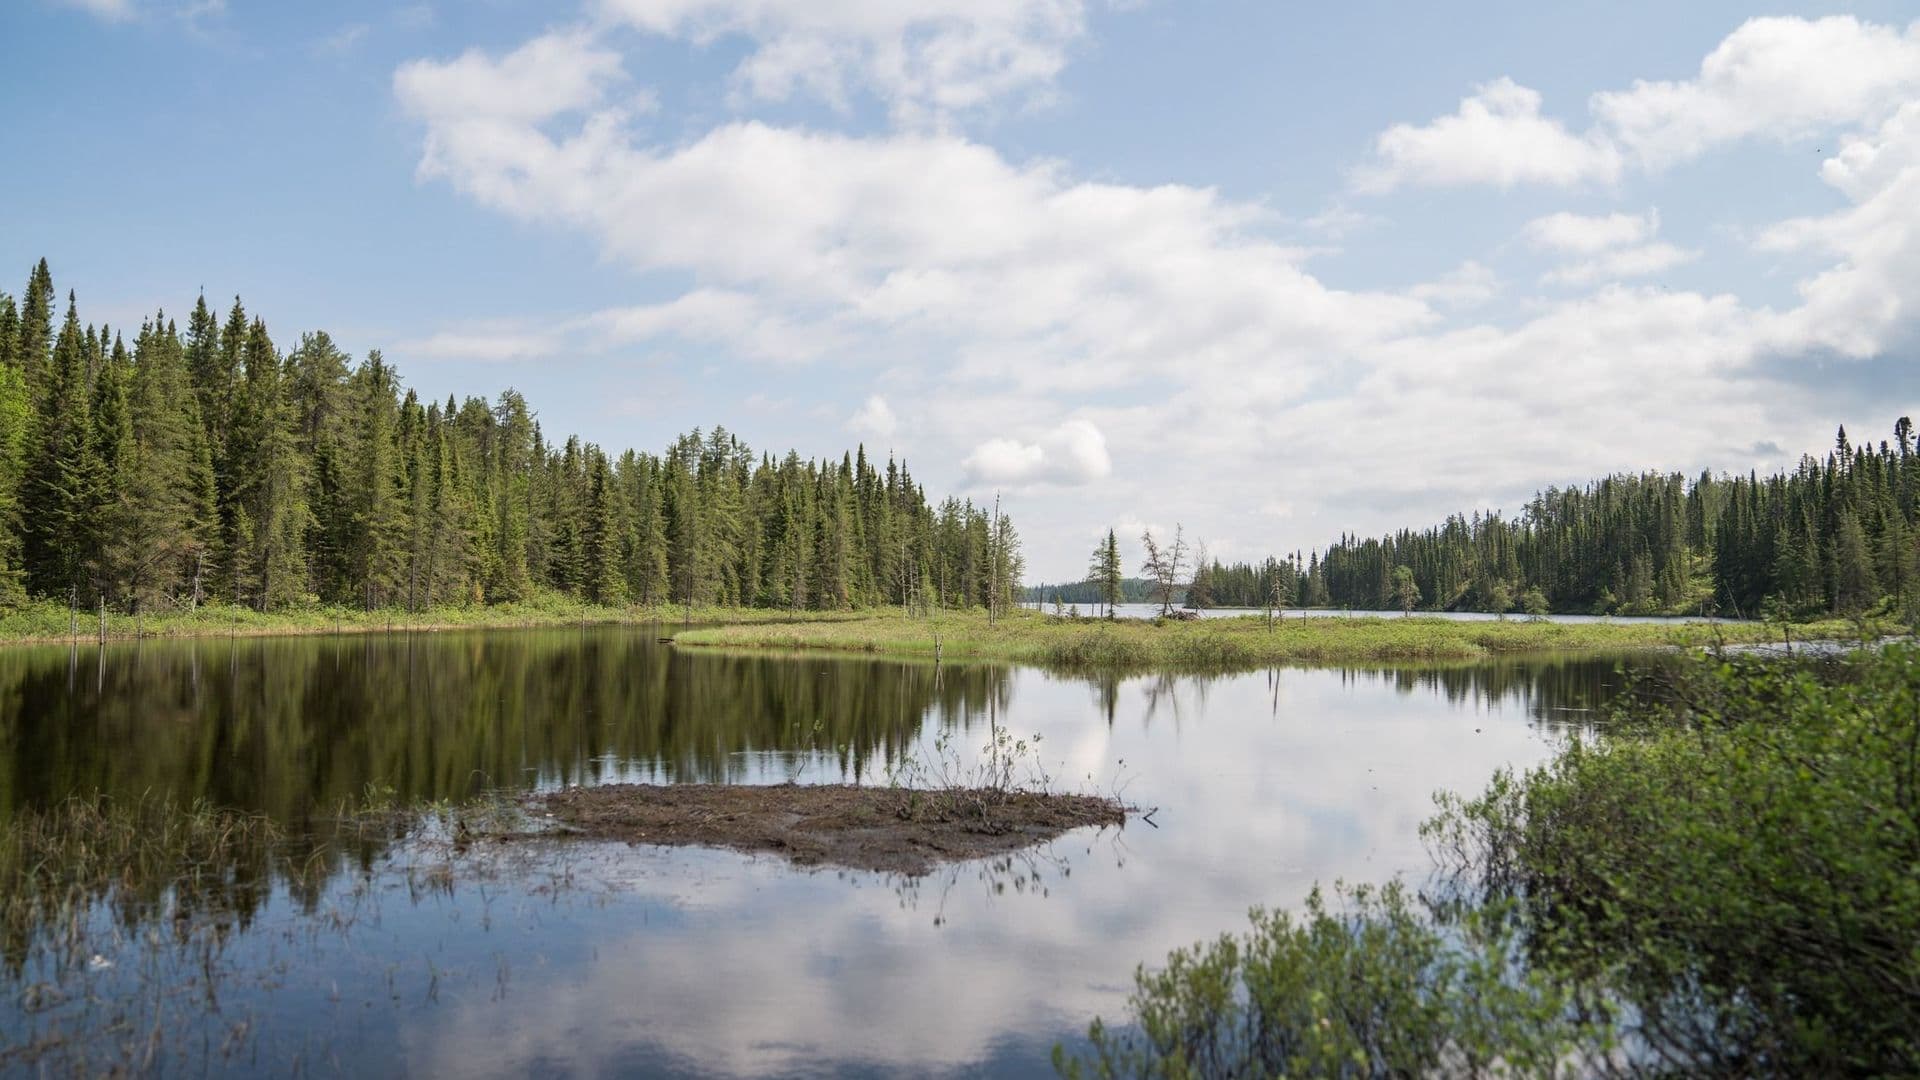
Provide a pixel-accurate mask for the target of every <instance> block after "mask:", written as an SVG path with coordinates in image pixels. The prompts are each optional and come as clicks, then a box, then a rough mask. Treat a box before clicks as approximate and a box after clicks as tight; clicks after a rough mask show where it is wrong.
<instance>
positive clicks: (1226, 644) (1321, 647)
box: [672, 611, 1889, 671]
mask: <svg viewBox="0 0 1920 1080" xmlns="http://www.w3.org/2000/svg"><path fill="white" fill-rule="evenodd" d="M1858 629H1859V628H1858V627H1856V625H1855V624H1854V623H1852V622H1850V621H1848V620H1842V619H1829V620H1823V621H1819V622H1812V623H1805V624H1800V625H1796V626H1794V627H1793V628H1792V632H1793V639H1794V640H1795V642H1799V641H1802V640H1807V639H1812V638H1832V639H1840V640H1851V639H1852V638H1853V637H1854V636H1855V635H1856V631H1857V630H1858ZM1867 629H1868V631H1869V633H1871V634H1872V635H1873V636H1879V635H1880V634H1881V633H1884V632H1885V631H1886V630H1887V629H1889V627H1887V626H1883V625H1881V624H1879V623H1870V624H1869V625H1868V627H1867ZM672 638H673V642H674V644H675V645H676V646H684V647H686V648H692V649H716V650H745V651H756V650H789V651H805V652H825V653H839V654H844V655H849V656H869V657H872V656H886V657H892V658H900V659H919V660H955V661H975V660H978V661H1003V662H1011V663H1030V664H1036V665H1039V666H1042V667H1054V668H1062V669H1070V670H1071V669H1081V670H1086V669H1096V670H1121V671H1129V670H1135V671H1137V670H1175V671H1180V670H1189V671H1191V670H1223V669H1232V668H1246V667H1258V666H1264V665H1271V664H1285V663H1355V662H1383V661H1477V660H1485V659H1491V658H1494V657H1499V656H1520V655H1526V654H1552V653H1558V654H1567V653H1584V654H1605V653H1615V652H1629V651H1647V650H1664V649H1674V648H1680V649H1685V648H1698V647H1712V646H1715V645H1756V644H1776V643H1779V642H1781V640H1782V632H1781V628H1780V627H1779V626H1778V625H1777V624H1771V623H1728V622H1716V623H1707V622H1682V623H1596V622H1581V623H1560V622H1553V621H1550V620H1544V619H1543V620H1530V619H1525V618H1521V619H1510V620H1471V621H1466V620H1453V619H1441V618H1422V617H1420V616H1419V615H1417V614H1416V615H1413V616H1408V617H1401V616H1393V617H1389V618H1378V617H1360V616H1356V617H1350V618H1349V617H1316V618H1307V619H1291V620H1282V621H1279V622H1277V623H1276V624H1275V625H1273V626H1272V627H1269V626H1268V625H1267V623H1266V620H1265V619H1263V618H1260V617H1258V616H1253V617H1245V618H1217V619H1205V620H1191V621H1170V622H1165V623H1155V622H1152V621H1148V620H1142V619H1115V620H1106V619H1088V618H1080V619H1074V618H1071V617H1066V618H1062V617H1058V616H1050V615H1040V614H1036V613H1034V612H1031V611H1017V612H1014V613H1010V614H1009V615H1007V616H1006V617H1004V618H1002V619H1000V620H998V621H997V622H996V623H993V624H989V623H988V621H987V619H986V616H985V614H984V613H981V612H943V613H941V614H940V616H939V617H938V618H937V619H934V620H926V619H908V618H906V617H904V616H903V615H902V614H900V613H899V612H897V611H896V612H893V613H891V614H868V615H866V616H864V617H857V618H852V619H843V620H838V621H835V622H833V623H830V624H821V623H812V624H806V623H780V622H766V621H763V622H761V623H758V624H755V625H732V626H708V627H699V628H694V629H691V630H682V631H680V632H678V633H676V634H674V635H672Z"/></svg>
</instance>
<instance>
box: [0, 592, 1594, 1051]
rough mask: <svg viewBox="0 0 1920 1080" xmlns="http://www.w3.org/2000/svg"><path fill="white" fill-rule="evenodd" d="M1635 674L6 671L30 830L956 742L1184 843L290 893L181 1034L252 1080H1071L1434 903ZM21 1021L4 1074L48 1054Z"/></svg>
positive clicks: (412, 871) (833, 763) (552, 665)
mask: <svg viewBox="0 0 1920 1080" xmlns="http://www.w3.org/2000/svg"><path fill="white" fill-rule="evenodd" d="M1617 663H1618V662H1617V661H1615V660H1613V659H1605V660H1579V661H1572V660H1540V659H1528V660H1507V661H1500V662H1495V663H1489V664H1478V665H1466V666H1447V667H1424V668H1347V669H1314V668H1278V669H1270V670H1262V671H1253V672H1247V673H1242V674H1238V675H1222V676H1178V677H1174V676H1165V677H1162V676H1138V677H1128V678H1100V677H1095V678H1088V677H1084V676H1067V675H1060V674H1053V673H1047V672H1042V671H1037V670H1033V669H1019V668H1008V667H997V666H991V665H979V666H974V665H968V666H953V665H948V666H944V667H940V668H936V667H933V666H931V665H925V664H901V663H893V662H887V661H880V660H846V659H832V660H825V659H820V658H814V657H774V656H740V655H718V654H707V653H693V652H676V651H674V650H671V649H668V648H664V647H662V646H660V645H659V644H658V643H657V642H656V641H655V639H654V635H653V634H651V633H649V632H647V631H646V630H645V629H644V628H642V629H631V628H626V629H622V628H604V629H591V630H588V631H585V632H581V631H557V632H525V633H510V634H449V635H420V636H415V637H411V638H409V637H406V636H373V637H365V638H334V639H289V640H270V641H231V642H230V641H218V642H199V643H166V644H155V643H146V644H142V645H138V646H117V647H111V648H109V649H108V650H107V651H106V653H105V654H104V655H101V654H98V653H97V652H94V651H90V650H82V651H80V652H77V653H75V652H70V651H68V650H64V649H37V650H11V651H0V812H4V813H7V814H19V813H21V812H23V811H24V810H26V809H28V808H32V807H44V806H48V805H51V804H53V803H55V802H56V801H57V800H59V799H61V798H64V797H66V796H68V795H70V794H76V793H77V794H89V793H96V792H106V793H111V794H114V795H116V796H118V797H121V798H130V797H137V796H138V795H139V794H140V793H142V792H155V793H159V792H165V793H170V794H171V795H173V796H174V797H175V798H179V799H189V798H193V797H196V796H197V797H205V798H208V799H212V800H215V801H217V802H219V803H221V804H223V805H229V806H237V807H245V808H250V809H257V810H261V811H264V812H266V813H267V814H269V815H271V816H273V817H274V818H276V819H278V820H281V821H285V822H289V823H298V822H300V821H302V820H303V819H304V818H305V817H306V816H308V815H316V814H324V813H326V812H327V811H328V810H329V809H330V808H331V807H333V806H335V805H337V804H338V803H339V802H340V801H342V800H348V801H351V800H354V799H358V798H361V797H363V796H364V793H365V792H366V791H367V790H368V789H369V788H370V787H374V788H391V789H392V790H393V791H394V792H395V793H396V794H397V795H399V796H400V797H402V798H406V799H433V798H458V797H461V796H464V795H467V794H470V793H472V792H474V791H476V790H478V789H479V788H482V787H484V786H486V785H488V784H494V783H500V784H506V785H508V786H512V787H520V788H524V787H527V786H532V785H540V784H558V783H578V782H588V783H591V782H596V781H599V780H605V779H658V780H700V781H731V782H777V781H780V780H784V779H788V778H795V779H798V780H801V781H816V780H842V779H853V778H860V779H865V780H868V781H873V782H883V779H884V775H885V772H886V767H887V766H888V765H889V764H891V763H897V762H898V761H899V760H900V759H901V758H902V756H903V755H908V754H926V753H928V752H929V747H930V744H931V742H932V741H933V739H934V737H935V736H936V735H937V734H938V733H940V732H950V733H953V734H954V735H955V736H957V737H956V738H954V739H953V740H952V741H953V742H954V744H955V745H957V746H959V747H960V748H961V750H962V752H963V753H970V752H972V750H973V749H974V748H977V747H978V746H979V745H980V744H982V743H984V742H985V741H987V739H988V738H989V737H990V735H989V732H990V731H991V730H994V729H1006V730H1011V731H1013V732H1015V733H1016V734H1018V735H1020V736H1026V735H1031V734H1038V735H1040V736H1042V737H1043V738H1042V741H1041V743H1040V745H1041V747H1042V751H1041V755H1042V763H1043V764H1044V765H1045V766H1046V768H1047V770H1048V771H1049V772H1050V773H1051V774H1052V775H1054V776H1055V777H1056V778H1057V780H1058V782H1059V783H1060V784H1061V785H1062V786H1065V787H1068V788H1081V787H1091V788H1094V789H1097V790H1102V791H1112V790H1118V791H1121V792H1123V793H1124V795H1125V797H1126V798H1127V799H1129V800H1130V801H1133V802H1136V803H1138V804H1139V805H1140V806H1142V807H1143V808H1146V807H1153V808H1158V813H1157V814H1156V815H1155V818H1154V825H1151V826H1150V825H1147V824H1145V823H1143V822H1141V821H1139V820H1135V821H1134V822H1132V823H1130V824H1129V825H1128V826H1127V827H1126V828H1125V829H1124V830H1122V831H1120V832H1117V833H1115V832H1108V833H1105V834H1091V833H1088V834H1070V835H1069V836H1066V837H1063V838H1061V839H1060V840H1058V841H1055V842H1054V843H1053V844H1051V845H1048V846H1046V847H1044V848H1041V849H1037V850H1035V851H1033V852H1030V853H1026V854H1024V855H1022V856H1019V857H1016V858H1011V859H1005V860H1001V861H998V862H983V863H974V864H966V865H961V866H952V867H948V868H946V869H944V870H942V871H940V872H938V873H936V874H934V875H931V876H929V877H927V878H923V879H919V880H913V881H908V880H902V879H898V878H889V877H885V876H882V875H872V874H859V873H841V872H835V871H814V872H800V871H795V870H793V869H792V868H790V867H788V866H787V865H785V864H784V863H782V862H780V861H779V860H777V859H771V858H757V859H756V858H749V857H744V856H739V855H735V854H731V853H726V852H714V851H699V850H688V849H673V850H663V849H652V848H627V847H622V846H617V845H616V846H609V847H592V848H589V847H584V846H582V847H579V848H577V849H574V850H572V851H571V853H570V854H569V855H568V857H567V862H566V863H565V865H564V866H552V865H549V866H545V867H541V868H536V869H535V870H533V871H527V870H525V869H524V868H523V869H522V870H519V871H512V872H500V873H489V874H484V875H481V876H480V877H478V878H477V879H476V878H470V877H466V876H457V877H454V878H450V879H444V880H443V879H441V878H438V877H430V878H428V879H427V880H429V882H430V885H429V887H425V888H423V887H422V886H421V881H422V878H421V876H420V874H419V871H418V868H417V865H416V864H415V863H412V862H409V860H410V859H413V858H414V857H415V856H414V854H413V853H410V852H409V851H408V850H407V849H406V848H405V845H402V847H401V848H399V849H389V848H387V847H385V846H382V845H379V844H375V845H370V846H368V847H366V848H364V849H361V850H359V851H358V852H357V853H355V854H354V855H353V856H352V857H350V858H346V859H344V860H343V861H342V862H341V863H340V864H339V866H340V867H342V868H348V869H349V871H350V872H345V873H342V872H340V870H339V869H336V870H335V871H334V872H333V873H332V874H331V875H330V876H328V875H321V876H320V877H319V878H318V879H316V878H315V877H313V876H308V877H304V878H301V879H299V880H298V881H289V880H287V879H286V878H285V877H284V876H280V877H277V878H276V876H275V875H273V874H271V873H268V872H266V871H264V870H262V869H261V868H259V867H258V866H256V867H254V868H253V869H252V870H250V871H249V874H250V875H251V876H249V877H248V879H247V887H246V888H245V889H244V890H237V891H236V895H237V896H238V897H239V898H240V899H239V900H238V901H237V902H238V903H239V904H240V906H241V907H244V908H246V909H247V910H246V911H245V912H243V913H241V914H240V915H239V916H238V917H237V918H234V917H226V916H223V917H225V922H224V923H223V924H222V929H221V930H220V932H219V938H218V940H219V949H218V951H217V957H214V958H213V959H211V960H209V959H207V958H206V957H205V956H204V955H202V957H201V962H202V963H203V964H204V965H205V967H206V970H208V971H213V970H216V969H220V970H225V971H228V972H230V973H251V975H252V976H253V977H252V978H245V977H242V978H232V979H229V980H228V981H227V982H226V983H225V987H226V989H225V991H224V996H223V997H222V998H221V1002H220V1011H219V1013H218V1014H217V1016H215V1015H213V1014H206V1015H202V1016H201V1017H200V1018H199V1020H198V1021H192V1022H187V1021H182V1022H179V1023H178V1024H177V1026H178V1027H179V1029H180V1030H182V1031H193V1032H195V1033H196V1034H197V1035H204V1036H205V1038H206V1040H207V1043H206V1044H207V1045H216V1046H217V1045H219V1044H220V1042H221V1039H222V1038H224V1037H225V1033H227V1032H228V1031H229V1029H230V1025H231V1024H232V1023H233V1022H234V1021H235V1020H236V1018H240V1017H244V1018H245V1019H246V1021H247V1024H248V1028H247V1032H248V1034H247V1036H246V1039H245V1040H243V1043H242V1045H243V1046H245V1047H246V1048H247V1056H246V1057H244V1058H241V1059H234V1060H227V1059H224V1058H220V1059H217V1060H214V1059H210V1058H204V1057H203V1058H201V1059H194V1060H188V1061H184V1062H179V1064H181V1065H182V1067H185V1068H196V1069H197V1067H198V1066H200V1065H209V1066H211V1067H212V1068H213V1069H214V1071H220V1070H222V1069H225V1070H229V1071H235V1072H242V1073H244V1072H249V1071H274V1072H282V1071H288V1064H289V1063H290V1062H294V1061H296V1060H297V1061H299V1062H302V1063H305V1065H306V1066H308V1067H313V1066H316V1065H328V1064H329V1063H330V1066H331V1068H334V1069H337V1070H339V1071H345V1072H356V1071H361V1070H365V1069H374V1070H377V1071H381V1072H402V1071H412V1072H429V1073H440V1074H461V1075H497V1074H516V1075H517V1074H524V1073H527V1072H541V1073H549V1072H571V1073H595V1072H622V1071H646V1072H668V1073H673V1072H682V1073H708V1074H712V1073H719V1074H727V1073H747V1074H752V1073H780V1074H790V1073H796V1072H808V1071H812V1072H821V1073H835V1074H840V1073H846V1072H859V1071H863V1070H864V1071H873V1072H879V1073H896V1072H911V1073H916V1074H920V1073H937V1072H943V1071H952V1070H961V1071H966V1070H986V1071H990V1072H993V1073H996V1074H1001V1073H1018V1072H1031V1073H1034V1074H1045V1073H1046V1071H1047V1066H1046V1050H1047V1048H1048V1047H1049V1046H1050V1045H1051V1044H1052V1042H1053V1041H1054V1040H1055V1039H1058V1038H1073V1037H1076V1036H1077V1034H1078V1033H1079V1031H1080V1030H1081V1029H1082V1027H1083V1025H1084V1023H1085V1021H1086V1020H1087V1019H1088V1018H1089V1017H1091V1016H1092V1015H1094V1014H1096V1013H1106V1014H1109V1015H1112V1014H1115V1013H1117V1012H1119V1011H1120V1010H1121V1008H1122V1006H1123V1003H1124V998H1125V995H1126V992H1127V988H1128V986H1129V980H1130V977H1131V973H1132V971H1133V968H1134V965H1135V964H1137V963H1138V962H1140V961H1142V960H1148V959H1156V958H1158V957H1161V956H1164V955H1165V953H1166V951H1167V950H1168V949H1170V948H1173V947H1176V946H1180V945H1185V944H1188V943H1190V942H1192V941H1194V940H1198V939H1200V938H1207V937H1212V936H1214V935H1215V934H1217V933H1219V932H1221V931H1222V930H1226V929H1230V928H1235V927H1238V926H1239V925H1241V924H1242V922H1243V920H1244V915H1245V911H1246V909H1247V908H1248V907H1249V906H1251V905H1253V904H1270V905H1271V904H1291V903H1295V902H1297V901H1298V900H1299V898H1300V897H1301V896H1303V895H1304V893H1305V891H1306V890H1307V889H1308V888H1309V887H1311V885H1312V884H1314V883H1315V882H1331V881H1333V880H1335V879H1345V880H1348V881H1377V880H1384V879H1385V878H1387V877H1390V876H1392V875H1394V874H1398V873H1414V874H1418V873H1421V872H1422V871H1423V869H1424V867H1425V866H1426V855H1425V852H1424V850H1423V849H1422V847H1421V845H1420V841H1419V838H1418V831H1417V829H1418V825H1419V822H1420V821H1421V820H1423V819H1424V818H1425V817H1426V816H1427V815H1428V814H1429V812H1430V810H1431V796H1432V793H1433V792H1434V791H1435V790H1437V789H1441V788H1452V789H1456V790H1473V789H1477V788H1478V787H1479V786H1480V785H1481V784H1483V783H1484V782H1485V780H1486V777H1487V776H1488V774H1489V773H1490V772H1491V771H1492V770H1493V769H1495V768H1497V767H1500V766H1502V765H1509V764H1518V765H1525V764H1529V763H1532V762H1537V761H1540V760H1542V759H1544V757H1545V756H1546V755H1547V754H1548V753H1549V752H1550V751H1551V748H1552V746H1553V744H1554V742H1555V741H1556V740H1557V738H1558V733H1559V732H1560V731H1561V730H1562V729H1563V726H1564V725H1567V724H1580V723H1584V722H1585V718H1586V717H1587V716H1589V715H1590V714H1588V713H1585V712H1582V711H1580V710H1587V709H1597V708H1600V707H1603V706H1604V703H1605V702H1606V700H1607V699H1608V697H1609V696H1610V695H1611V694H1613V693H1614V692H1615V691H1616V689H1617V684H1618V679H1619V677H1618V676H1617V675H1616V673H1615V669H1616V666H1617ZM262 882H264V884H262ZM223 910H224V909H223ZM142 912H145V913H146V914H141V913H142ZM122 915H123V921H124V922H125V923H126V924H127V925H129V926H130V927H131V928H134V929H138V927H139V926H140V924H141V923H142V922H143V921H150V922H158V923H159V924H160V926H161V927H162V928H163V929H165V928H169V927H170V926H171V924H170V923H169V922H168V921H167V916H166V908H165V905H164V904H162V905H156V906H152V907H146V908H139V909H136V910H134V911H133V912H132V913H131V914H127V913H122ZM229 915H230V913H229ZM101 917H104V918H108V919H111V918H113V916H112V913H102V916H101ZM341 927H344V928H345V929H340V928H341ZM113 937H114V939H115V940H117V941H118V942H119V945H118V946H117V947H118V948H119V949H120V950H121V951H120V952H116V953H115V954H114V955H109V956H104V957H103V960H105V961H107V962H109V963H111V964H113V965H114V966H113V967H111V968H109V969H106V972H105V973H104V974H96V975H95V976H93V977H94V978H95V979H96V980H98V981H99V985H100V987H101V988H102V989H103V991H104V993H105V996H107V997H111V995H112V994H113V993H114V991H113V989H112V988H113V987H114V986H120V985H124V984H123V983H120V982H115V980H116V979H122V978H127V979H130V978H131V976H125V974H124V973H126V972H128V971H130V970H132V971H137V970H141V968H142V965H143V964H145V966H146V967H147V968H148V969H153V970H160V971H162V972H163V973H166V972H170V971H173V968H169V967H167V966H166V965H155V964H153V963H151V962H148V961H149V960H150V959H151V957H153V956H154V955H157V954H158V950H157V949H156V948H154V947H153V946H142V945H141V944H140V943H141V942H142V941H143V940H146V941H158V940H162V939H163V938H164V937H165V935H164V934H163V935H162V938H145V937H143V935H142V933H139V932H134V933H126V932H122V933H119V934H117V935H113ZM168 955H172V956H176V960H175V961H172V963H173V964H174V967H176V968H181V969H182V970H184V968H185V964H184V961H181V960H179V959H178V956H179V955H184V954H175V953H169V954H168ZM143 957H145V958H147V959H146V960H143ZM263 971H265V972H267V973H269V974H268V976H267V977H265V978H261V977H259V976H260V973H261V972H263ZM174 974H180V972H174ZM183 977H186V978H188V979H189V981H191V977H192V973H191V972H190V971H188V972H185V975H184V976H183ZM168 978H172V976H171V975H169V976H168ZM163 981H165V980H163ZM178 983H179V980H178V979H173V980H172V982H169V983H167V984H168V985H176V984H178ZM14 989H17V987H14V988H8V990H9V992H8V994H7V995H6V997H7V1000H8V1001H10V1002H14V1004H0V1044H4V1043H6V1042H7V1041H8V1040H7V1038H6V1036H7V1034H8V1033H9V1032H14V1033H17V1032H18V1031H19V1030H20V1029H21V1027H22V1025H24V1024H28V1023H30V1021H29V1020H28V1019H26V1016H25V1014H24V1013H23V1012H20V1011H18V1010H20V1009H22V1008H23V1007H22V1006H21V1005H19V1004H18V1001H19V998H18V997H17V995H15V994H14V993H13V992H12V991H13V990H14ZM8 1010H16V1011H13V1012H9V1011H8ZM142 1015H144V1014H142ZM849 1018H857V1019H854V1020H852V1021H850V1020H849ZM196 1024H198V1026H197V1027H196V1026H195V1025H196ZM4 1067H5V1065H4V1063H3V1062H0V1068H4Z"/></svg>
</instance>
